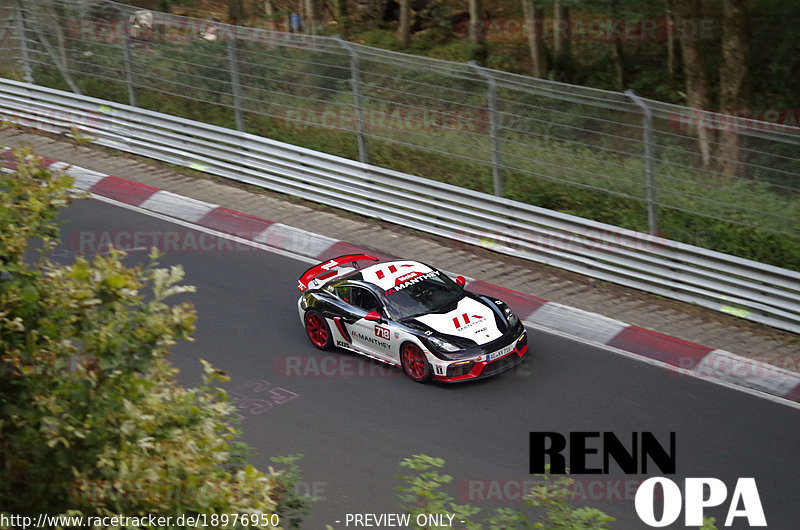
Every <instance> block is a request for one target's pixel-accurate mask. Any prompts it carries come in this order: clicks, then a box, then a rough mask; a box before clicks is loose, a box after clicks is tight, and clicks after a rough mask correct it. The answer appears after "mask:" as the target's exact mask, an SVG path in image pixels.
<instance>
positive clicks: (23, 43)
mask: <svg viewBox="0 0 800 530" xmlns="http://www.w3.org/2000/svg"><path fill="white" fill-rule="evenodd" d="M14 8H15V11H16V17H14V18H16V19H17V35H18V36H19V51H20V54H21V55H22V75H23V78H24V79H25V82H26V83H33V71H32V70H31V59H30V56H29V55H28V34H27V33H26V32H25V12H24V11H23V10H22V0H17V1H16V2H14Z"/></svg>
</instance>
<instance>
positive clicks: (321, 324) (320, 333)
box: [306, 311, 333, 350]
mask: <svg viewBox="0 0 800 530" xmlns="http://www.w3.org/2000/svg"><path fill="white" fill-rule="evenodd" d="M306 334H307V335H308V340H310V341H311V344H313V345H314V346H315V347H317V348H318V349H320V350H329V349H331V344H332V342H333V340H332V339H331V329H330V328H329V327H328V323H327V322H326V321H325V317H323V316H322V315H321V314H320V313H318V312H317V311H309V312H308V313H306Z"/></svg>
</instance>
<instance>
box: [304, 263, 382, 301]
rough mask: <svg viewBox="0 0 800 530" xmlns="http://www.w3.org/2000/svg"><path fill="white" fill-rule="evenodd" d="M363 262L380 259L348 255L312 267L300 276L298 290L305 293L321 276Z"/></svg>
mask: <svg viewBox="0 0 800 530" xmlns="http://www.w3.org/2000/svg"><path fill="white" fill-rule="evenodd" d="M362 260H369V261H378V260H379V258H376V257H375V256H370V255H369V254H348V255H346V256H339V257H338V258H333V259H331V260H328V261H326V262H323V263H320V264H319V265H315V266H313V267H311V268H310V269H308V270H307V271H306V272H304V273H303V275H302V276H300V279H299V280H298V281H297V290H298V291H301V292H302V291H305V290H306V289H308V285H309V284H310V283H311V282H313V281H314V280H315V279H317V278H319V277H320V276H322V275H324V274H327V273H330V272H331V271H335V269H337V268H339V267H341V266H342V265H349V264H350V263H355V262H357V261H362Z"/></svg>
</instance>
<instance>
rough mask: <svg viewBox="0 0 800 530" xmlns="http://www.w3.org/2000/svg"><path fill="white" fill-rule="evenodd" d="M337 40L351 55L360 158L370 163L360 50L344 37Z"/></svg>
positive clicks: (351, 75)
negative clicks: (359, 60)
mask: <svg viewBox="0 0 800 530" xmlns="http://www.w3.org/2000/svg"><path fill="white" fill-rule="evenodd" d="M335 39H336V41H337V42H338V43H339V44H341V45H342V47H343V48H344V49H345V50H347V53H348V54H349V55H350V79H351V81H352V84H353V107H354V108H355V111H356V123H357V126H358V129H357V132H356V134H357V138H358V160H359V161H360V162H361V163H363V164H369V152H368V151H367V136H366V133H365V132H364V105H363V102H362V100H361V70H360V66H359V63H358V52H356V49H355V48H353V46H352V45H351V44H350V43H349V42H347V41H346V40H344V39H342V38H341V37H340V36H338V35H337V36H336V37H335Z"/></svg>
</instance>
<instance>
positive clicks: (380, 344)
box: [349, 285, 396, 361]
mask: <svg viewBox="0 0 800 530" xmlns="http://www.w3.org/2000/svg"><path fill="white" fill-rule="evenodd" d="M349 295H350V300H349V302H350V304H352V306H353V307H354V309H355V312H356V314H355V315H354V317H356V318H355V320H354V321H353V323H352V324H350V326H349V327H350V336H351V338H352V340H353V346H354V347H355V348H356V349H357V350H361V351H366V352H369V353H371V354H373V355H375V356H376V357H380V358H381V359H385V360H389V361H391V360H394V357H395V356H394V355H393V353H392V352H393V351H394V350H395V349H396V348H395V347H394V346H395V345H394V344H393V343H392V327H391V325H390V323H389V322H388V321H387V319H386V311H385V310H384V308H383V305H382V304H381V303H380V301H378V298H377V297H376V296H375V294H373V293H372V291H370V290H369V289H366V288H364V287H359V286H356V285H353V286H351V287H350V293H349ZM370 312H375V313H378V314H379V315H380V316H381V319H382V321H381V322H375V321H372V320H367V319H366V318H365V317H366V315H367V313H370Z"/></svg>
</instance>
